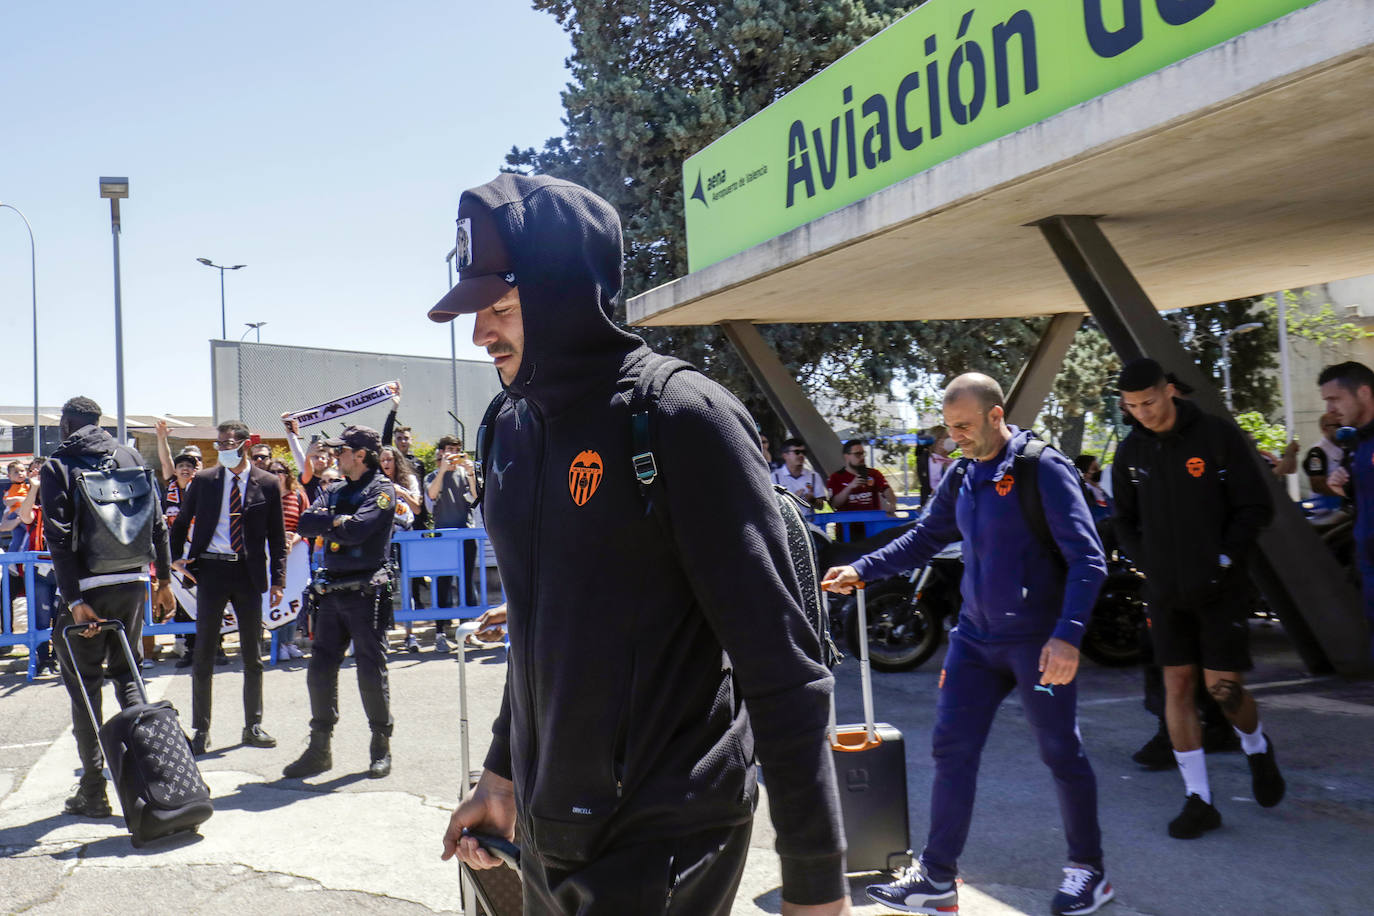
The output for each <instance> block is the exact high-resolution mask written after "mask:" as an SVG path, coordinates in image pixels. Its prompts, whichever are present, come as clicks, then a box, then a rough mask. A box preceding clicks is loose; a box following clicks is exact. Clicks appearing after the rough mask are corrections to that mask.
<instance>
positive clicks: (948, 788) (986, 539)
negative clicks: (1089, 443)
mask: <svg viewBox="0 0 1374 916" xmlns="http://www.w3.org/2000/svg"><path fill="white" fill-rule="evenodd" d="M944 414H945V422H946V425H947V426H948V427H949V430H950V434H951V435H952V436H953V437H954V440H955V442H957V443H958V445H959V448H960V449H961V450H962V452H963V454H964V456H965V458H967V459H972V460H970V461H966V462H961V463H960V465H958V466H956V468H955V469H952V470H951V471H950V473H948V474H947V475H946V477H945V480H943V481H942V482H941V484H940V488H939V490H938V491H937V492H936V494H935V501H934V503H933V505H932V506H931V509H930V512H929V514H928V515H926V516H925V517H924V518H923V519H922V520H921V522H920V524H918V525H917V526H916V527H915V528H914V529H913V530H911V531H909V532H907V533H906V534H904V535H902V536H901V537H900V538H898V539H897V540H895V541H893V542H892V543H891V544H888V545H887V546H886V547H883V548H882V549H880V550H877V551H875V552H874V553H871V554H868V555H867V556H864V557H863V558H861V559H860V560H858V561H857V562H856V563H855V564H854V565H853V566H845V567H839V568H836V569H831V570H830V571H829V572H827V573H826V578H825V584H826V586H827V587H828V588H832V589H836V590H839V591H845V592H847V591H849V590H850V588H851V587H852V586H853V585H854V584H856V583H858V582H863V581H873V580H876V579H881V578H883V577H886V576H890V575H893V574H895V573H898V572H901V571H903V570H907V569H912V568H914V567H918V566H922V565H924V564H925V563H926V562H928V561H929V560H930V558H931V557H932V556H934V555H935V554H936V553H937V552H938V551H939V550H940V549H941V548H942V547H944V546H945V545H946V544H949V543H952V542H954V541H958V540H960V539H962V540H963V542H964V580H963V584H962V587H961V590H962V592H963V599H964V604H963V607H962V609H961V610H960V612H959V624H958V626H957V627H956V628H955V629H954V631H953V633H951V634H950V644H949V652H948V654H947V655H946V656H945V668H944V670H943V671H942V672H941V673H940V698H939V705H938V709H937V714H936V722H935V731H934V733H933V734H932V736H931V743H932V754H933V756H934V758H935V782H934V785H933V787H932V791H931V800H930V834H929V837H928V838H927V840H926V846H925V850H924V851H923V852H922V853H921V857H920V860H919V861H918V862H917V863H915V864H913V865H912V866H911V867H910V868H908V869H906V870H904V871H903V872H901V873H899V874H898V875H897V877H896V879H895V880H894V881H893V882H892V883H891V884H882V885H873V886H871V887H870V888H869V889H868V893H869V896H870V897H872V898H873V899H874V900H877V901H879V902H880V903H884V904H886V905H888V906H890V907H892V908H894V909H898V910H902V911H905V912H909V913H929V914H934V913H941V914H943V913H955V912H958V908H959V900H958V890H957V888H956V885H955V877H956V876H957V874H958V868H957V861H958V858H959V853H960V852H961V851H962V850H963V848H964V842H965V840H966V839H967V838H968V830H969V822H970V821H971V819H972V817H973V796H974V789H975V786H976V782H977V777H978V760H979V757H980V755H981V753H982V749H983V744H984V742H985V741H986V740H987V736H988V730H989V729H990V728H991V726H992V720H993V716H994V715H995V714H996V712H997V707H998V706H999V705H1001V702H1002V700H1003V699H1004V698H1005V697H1006V696H1007V694H1009V693H1011V692H1012V691H1013V690H1015V691H1016V692H1017V695H1018V697H1019V698H1020V700H1021V705H1022V708H1023V709H1024V710H1025V713H1026V718H1027V720H1029V722H1030V724H1031V727H1032V728H1033V729H1034V731H1035V735H1036V739H1037V740H1038V742H1039V744H1040V757H1041V759H1042V760H1044V761H1045V763H1046V765H1048V766H1049V768H1050V770H1051V772H1053V774H1054V779H1055V786H1056V787H1057V789H1058V792H1059V808H1060V814H1061V815H1062V817H1063V819H1064V833H1065V836H1066V838H1067V839H1068V846H1069V865H1068V866H1067V867H1066V868H1065V869H1064V879H1063V883H1062V884H1061V885H1060V888H1059V892H1058V894H1056V896H1055V898H1054V902H1053V912H1054V913H1056V914H1069V913H1073V914H1080V913H1091V912H1093V911H1095V910H1096V909H1097V908H1098V907H1100V906H1101V905H1102V904H1103V903H1105V902H1107V901H1108V900H1110V899H1111V898H1112V895H1113V892H1112V887H1111V884H1110V883H1109V882H1108V881H1107V878H1106V874H1105V872H1104V869H1103V864H1102V839H1101V831H1100V830H1099V829H1098V824H1097V781H1096V779H1095V777H1094V776H1093V770H1092V766H1091V765H1090V764H1089V763H1088V758H1087V755H1086V753H1085V752H1084V750H1083V745H1082V742H1081V741H1080V740H1079V736H1078V725H1077V703H1078V691H1077V686H1076V685H1075V684H1074V682H1073V681H1074V676H1075V675H1076V674H1077V673H1078V645H1079V643H1080V642H1081V640H1082V638H1083V632H1084V629H1085V627H1086V625H1087V622H1088V618H1089V617H1090V616H1091V614H1092V607H1093V604H1094V602H1095V601H1096V600H1097V592H1098V589H1099V588H1100V587H1101V585H1102V581H1103V580H1104V579H1105V578H1106V575H1107V565H1106V560H1105V558H1104V557H1103V553H1102V542H1101V541H1100V540H1099V539H1098V536H1097V531H1096V528H1095V527H1094V525H1093V519H1092V515H1091V513H1090V511H1089V509H1088V504H1087V502H1086V501H1085V500H1084V498H1083V491H1082V488H1081V487H1080V485H1079V478H1078V472H1077V470H1075V469H1074V466H1073V465H1072V464H1071V463H1070V462H1069V460H1068V459H1067V458H1065V457H1064V456H1063V455H1061V454H1059V453H1058V452H1055V451H1052V450H1050V449H1045V450H1044V451H1043V452H1042V453H1041V456H1040V458H1039V459H1038V461H1037V462H1036V463H1035V464H1034V465H1032V466H1033V467H1035V468H1036V471H1037V473H1036V480H1037V484H1038V487H1039V491H1040V499H1041V503H1042V505H1043V509H1044V515H1045V522H1046V523H1047V525H1046V527H1048V530H1049V533H1050V534H1051V535H1052V537H1053V539H1054V543H1055V547H1056V548H1057V550H1054V549H1051V548H1050V547H1049V546H1048V545H1047V544H1045V543H1043V542H1042V540H1041V539H1040V537H1037V535H1036V533H1035V530H1034V529H1032V528H1031V526H1030V524H1029V523H1028V522H1027V520H1026V516H1025V512H1024V510H1023V508H1022V502H1021V499H1020V496H1019V494H1018V493H1017V488H1018V487H1024V486H1026V482H1025V481H1024V480H1017V479H1016V470H1017V468H1016V456H1017V455H1019V454H1020V453H1021V452H1022V451H1023V450H1024V449H1025V447H1026V443H1027V442H1028V441H1029V440H1030V439H1031V438H1032V436H1031V433H1030V432H1029V431H1027V430H1020V429H1017V428H1016V427H1014V426H1008V425H1007V424H1006V421H1005V417H1004V408H1003V397H1002V389H1001V387H1000V386H999V385H998V384H997V382H995V381H993V380H992V379H991V378H988V377H987V376H985V375H981V374H978V373H970V374H967V375H961V376H959V377H958V378H956V379H955V380H954V381H953V382H952V383H951V384H950V386H949V388H947V389H946V391H945V400H944Z"/></svg>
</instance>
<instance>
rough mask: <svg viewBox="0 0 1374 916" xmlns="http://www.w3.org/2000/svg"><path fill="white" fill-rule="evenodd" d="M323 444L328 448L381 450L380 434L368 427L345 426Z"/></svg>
mask: <svg viewBox="0 0 1374 916" xmlns="http://www.w3.org/2000/svg"><path fill="white" fill-rule="evenodd" d="M324 444H325V445H327V446H329V447H330V448H366V449H371V450H372V451H374V452H376V451H380V450H381V448H382V434H381V433H379V432H377V431H376V430H375V429H373V428H372V427H370V426H346V427H344V431H343V432H341V433H339V434H338V435H337V436H335V437H334V438H332V439H325V440H324Z"/></svg>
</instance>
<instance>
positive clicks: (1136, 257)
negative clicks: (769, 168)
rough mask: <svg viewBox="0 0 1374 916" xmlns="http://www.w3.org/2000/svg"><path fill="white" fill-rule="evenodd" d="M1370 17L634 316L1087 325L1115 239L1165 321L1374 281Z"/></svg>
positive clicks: (1092, 124)
mask: <svg viewBox="0 0 1374 916" xmlns="http://www.w3.org/2000/svg"><path fill="white" fill-rule="evenodd" d="M1371 100H1374V0H1321V2H1318V3H1315V4H1313V5H1312V6H1310V7H1307V8H1305V9H1302V10H1299V11H1298V12H1295V13H1292V14H1290V15H1288V16H1285V17H1284V18H1282V19H1279V20H1277V21H1275V22H1272V23H1270V24H1268V25H1265V26H1262V27H1260V28H1257V29H1254V30H1252V31H1250V32H1247V33H1245V34H1243V35H1240V36H1238V37H1237V38H1234V39H1232V40H1230V41H1227V42H1225V43H1223V44H1221V45H1218V46H1216V47H1213V48H1210V49H1208V50H1206V51H1203V52H1201V53H1199V54H1196V55H1194V56H1192V57H1190V58H1187V59H1185V60H1183V61H1180V62H1179V63H1177V64H1174V65H1171V66H1168V67H1165V68H1164V69H1162V70H1159V71H1156V72H1154V73H1151V74H1150V75H1148V76H1146V77H1143V78H1141V79H1138V80H1136V81H1135V82H1133V83H1130V84H1128V85H1126V86H1123V87H1121V88H1119V89H1116V90H1114V91H1112V92H1109V93H1107V94H1105V95H1103V96H1099V97H1098V98H1096V99H1093V100H1092V101H1089V102H1086V103H1084V104H1081V105H1078V106H1076V107H1074V108H1071V109H1069V110H1067V111H1064V112H1062V113H1060V114H1058V115H1055V116H1053V117H1050V118H1048V119H1046V120H1044V121H1041V122H1039V123H1037V124H1035V125H1032V126H1031V127H1028V128H1025V129H1023V130H1020V131H1017V132H1016V133H1013V134H1010V135H1008V136H1005V137H1002V138H1001V139H999V140H996V141H994V142H992V143H987V144H984V145H982V146H980V147H977V148H975V149H973V150H970V151H968V152H966V153H964V154H962V155H959V156H957V157H955V158H953V159H950V160H948V161H946V162H943V163H941V164H939V165H936V166H934V167H932V168H930V169H928V170H926V171H925V172H922V173H920V174H918V175H915V176H912V177H910V178H908V179H905V180H903V181H900V182H898V183H897V184H895V185H892V186H890V187H888V188H886V189H884V190H882V191H880V192H878V193H876V194H873V195H871V196H869V197H867V198H865V199H863V200H861V201H859V202H858V203H855V204H852V205H850V206H847V207H844V208H842V209H840V210H836V211H834V212H832V213H830V214H828V215H826V216H823V217H821V218H819V219H816V220H813V221H812V222H810V223H807V224H805V225H803V226H800V227H798V228H796V229H794V230H792V231H790V232H786V233H784V234H783V235H780V236H777V237H776V238H773V239H771V240H769V241H767V242H764V243H762V244H759V245H755V246H754V247H753V248H750V249H748V250H746V251H744V252H741V253H740V254H737V255H734V256H732V257H729V258H727V259H725V260H723V261H720V262H718V263H715V264H712V265H710V266H708V267H705V268H703V269H702V270H699V271H696V272H694V273H691V274H689V275H688V276H686V277H683V278H681V279H679V280H675V281H673V282H671V283H668V284H665V285H664V286H660V287H658V288H656V289H653V290H650V291H649V292H646V293H644V294H642V295H640V296H637V297H635V298H633V299H631V300H630V301H629V303H628V313H629V319H630V322H631V323H632V324H636V325H700V324H715V323H717V322H721V321H728V320H743V321H752V322H756V323H775V322H811V321H897V320H915V319H949V318H980V317H984V318H985V317H1013V316H1029V315H1045V314H1051V313H1062V312H1073V311H1083V310H1084V307H1083V304H1082V301H1081V299H1080V298H1079V297H1078V296H1077V294H1076V293H1075V290H1074V288H1073V286H1072V284H1071V283H1070V282H1069V280H1068V279H1067V278H1066V276H1065V274H1064V272H1063V270H1062V269H1061V268H1060V266H1059V264H1058V263H1056V261H1055V259H1054V258H1053V257H1051V256H1049V252H1048V250H1047V247H1046V244H1045V241H1044V239H1043V238H1042V237H1041V235H1040V233H1038V232H1036V231H1035V230H1034V229H1033V228H1029V227H1028V226H1027V224H1028V223H1032V222H1034V221H1037V220H1041V219H1044V218H1046V217H1049V216H1051V215H1053V214H1056V213H1086V214H1101V215H1102V217H1103V218H1102V220H1101V224H1102V227H1103V230H1104V231H1105V232H1106V233H1107V234H1108V235H1109V236H1110V238H1111V239H1112V242H1113V243H1114V245H1115V246H1116V247H1117V249H1118V250H1119V251H1120V252H1121V253H1122V255H1123V257H1125V259H1126V260H1127V262H1128V263H1129V264H1130V266H1131V268H1132V270H1133V271H1134V273H1135V275H1136V277H1137V278H1138V279H1139V280H1140V282H1141V284H1142V285H1143V286H1144V287H1145V289H1147V290H1148V291H1149V293H1150V297H1151V299H1152V300H1153V301H1154V303H1155V305H1156V306H1157V307H1158V308H1160V309H1171V308H1178V307H1181V306H1187V305H1195V304H1197V303H1201V302H1211V301H1219V300H1224V299H1228V298H1235V297H1240V296H1246V295H1253V294H1256V293H1265V292H1270V291H1273V290H1276V289H1286V288H1290V287H1296V286H1303V285H1307V284H1313V283H1319V282H1324V281H1328V280H1333V279H1339V278H1344V277H1350V276H1356V275H1361V274H1369V273H1374V112H1371Z"/></svg>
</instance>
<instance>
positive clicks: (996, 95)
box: [682, 0, 1315, 270]
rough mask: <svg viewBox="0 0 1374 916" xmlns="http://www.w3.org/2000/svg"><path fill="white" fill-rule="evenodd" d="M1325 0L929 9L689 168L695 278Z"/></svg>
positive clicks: (1096, 0)
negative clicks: (750, 250) (972, 152)
mask: <svg viewBox="0 0 1374 916" xmlns="http://www.w3.org/2000/svg"><path fill="white" fill-rule="evenodd" d="M1313 2H1315V0H982V2H972V0H930V2H928V3H926V4H925V5H924V6H921V7H919V8H918V9H916V10H913V11H912V12H911V13H909V14H908V15H906V16H904V17H903V18H902V19H900V20H898V21H897V22H895V23H893V24H892V25H891V26H889V27H888V28H887V29H884V30H883V31H882V32H880V33H879V34H877V35H875V36H874V37H873V38H872V39H870V40H869V41H867V42H865V43H864V44H863V45H861V46H860V47H858V48H856V49H855V50H854V51H852V52H851V53H849V54H847V55H845V56H844V57H842V58H841V59H840V60H838V61H836V62H835V63H834V64H832V65H831V66H830V67H828V68H826V69H825V70H823V71H821V72H820V73H818V74H816V76H814V77H812V78H811V79H809V80H807V81H806V82H805V83H803V84H802V85H801V86H799V87H797V88H796V89H795V90H793V91H792V92H790V93H788V94H787V95H786V96H784V97H782V98H781V99H779V100H778V101H776V102H774V103H773V104H772V105H770V106H768V107H767V108H765V109H764V110H763V111H760V112H759V113H758V114H756V115H754V116H753V117H752V118H750V119H749V120H747V121H745V122H744V123H743V124H741V125H739V126H738V127H736V128H735V129H733V130H731V131H730V132H729V133H727V134H726V135H725V136H723V137H721V138H720V139H719V140H716V141H715V142H714V143H712V144H711V145H710V146H708V147H706V148H705V149H703V150H702V151H701V152H699V153H697V154H696V155H694V156H692V157H691V158H689V159H688V160H687V161H686V162H685V163H684V165H683V170H682V184H683V200H684V202H685V209H686V221H687V256H688V266H689V269H690V270H699V269H701V268H702V267H705V266H706V265H708V264H713V263H715V262H717V261H720V260H722V259H724V258H727V257H729V256H731V255H733V254H737V253H738V252H741V251H743V250H745V249H746V248H749V247H751V246H753V245H757V244H758V243H759V242H763V241H765V240H767V239H770V238H773V237H774V236H777V235H780V234H782V233H784V232H786V231H788V230H789V229H794V228H796V227H797V226H800V225H802V224H804V223H807V222H809V221H811V220H813V219H816V218H817V217H820V216H824V215H825V214H827V213H830V212H832V211H834V210H838V209H839V208H841V207H845V206H848V205H849V204H852V203H854V202H856V201H859V200H862V199H863V198H864V197H867V196H868V195H870V194H872V193H874V192H875V191H879V190H881V189H883V188H885V187H888V186H889V185H892V184H895V183H896V182H898V181H901V180H902V179H904V178H908V177H910V176H912V175H915V174H918V173H920V172H922V171H924V170H926V169H928V168H930V167H931V166H933V165H936V164H937V163H940V162H943V161H945V160H946V159H950V158H952V157H954V156H957V155H959V154H960V153H962V152H965V151H967V150H970V149H973V148H974V147H976V146H979V145H981V144H984V143H987V142H989V141H991V140H995V139H997V138H998V137H1003V136H1006V135H1007V134H1010V133H1013V132H1015V131H1017V130H1021V129H1022V128H1025V127H1029V126H1030V125H1032V124H1035V123H1036V122H1038V121H1042V120H1044V119H1045V118H1048V117H1050V116H1051V115H1054V114H1057V113H1059V112H1061V111H1064V110H1066V109H1068V108H1071V107H1073V106H1074V105H1077V104H1080V103H1082V102H1086V101H1088V100H1089V99H1093V98H1096V97H1097V96H1100V95H1102V94H1104V93H1106V92H1110V91H1111V90H1113V89H1116V88H1117V87H1119V86H1123V85H1125V84H1126V83H1129V82H1131V81H1132V80H1135V79H1139V78H1140V77H1142V76H1145V75H1147V74H1149V73H1153V72H1154V71H1156V70H1159V69H1161V68H1163V67H1166V66H1168V65H1169V64H1172V63H1175V62H1177V61H1180V60H1182V59H1184V58H1185V57H1188V56H1190V55H1192V54H1196V53H1198V52H1199V51H1203V50H1205V49H1207V48H1210V47H1213V46H1215V45H1218V44H1221V43H1222V42H1224V41H1227V40H1229V39H1231V38H1234V37H1236V36H1237V35H1240V34H1242V33H1244V32H1247V31H1249V30H1251V29H1254V28H1257V27H1258V26H1261V25H1264V24H1265V23H1268V22H1272V21H1273V20H1275V19H1278V18H1279V17H1281V16H1284V15H1286V14H1288V13H1291V12H1293V11H1294V10H1297V9H1300V8H1302V7H1305V6H1310V5H1311V4H1312V3H1313Z"/></svg>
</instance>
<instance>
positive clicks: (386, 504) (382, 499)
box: [377, 493, 391, 512]
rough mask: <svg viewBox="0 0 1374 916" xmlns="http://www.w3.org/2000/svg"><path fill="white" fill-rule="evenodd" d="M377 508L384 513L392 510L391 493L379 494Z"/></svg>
mask: <svg viewBox="0 0 1374 916" xmlns="http://www.w3.org/2000/svg"><path fill="white" fill-rule="evenodd" d="M377 508H378V509H381V510H382V511H383V512H385V511H386V510H387V509H390V508H391V494H390V493H379V494H378V495H377Z"/></svg>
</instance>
